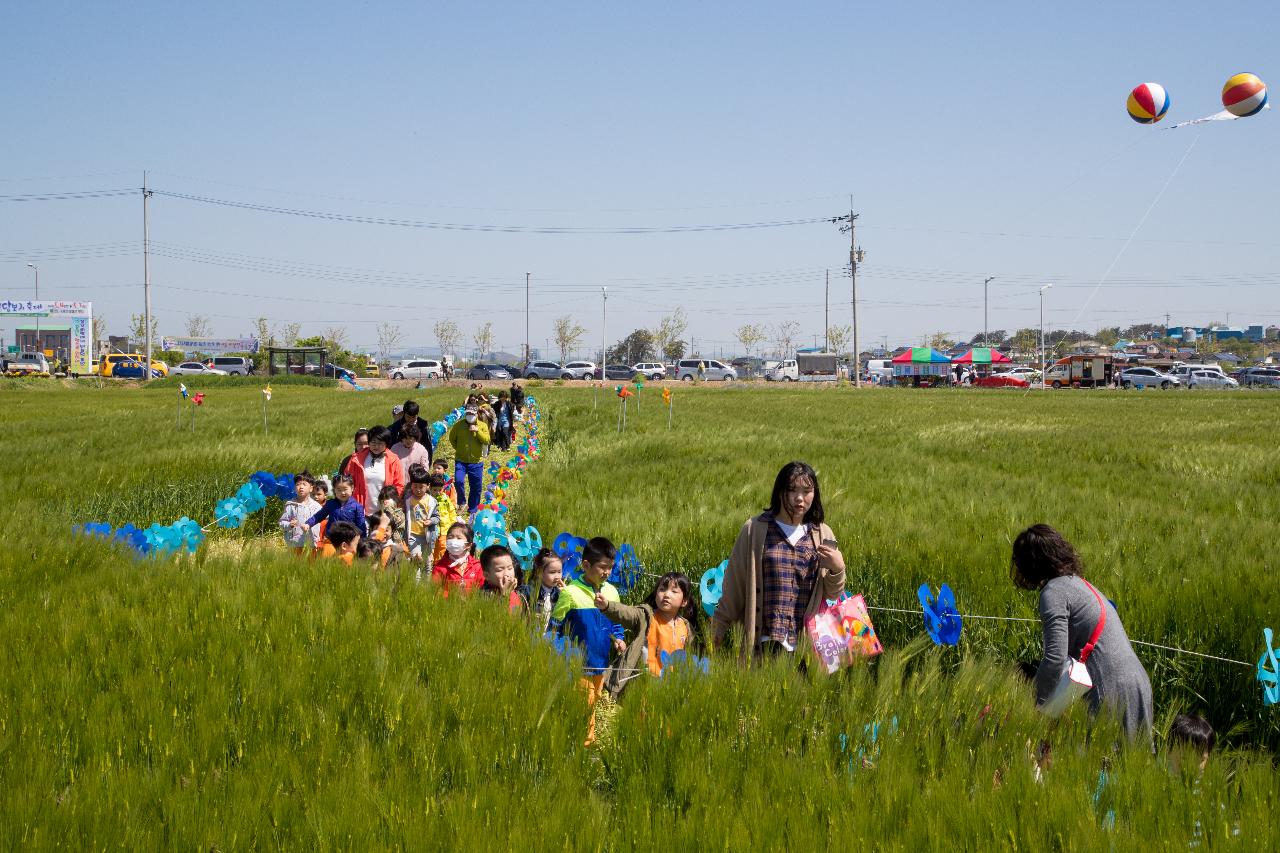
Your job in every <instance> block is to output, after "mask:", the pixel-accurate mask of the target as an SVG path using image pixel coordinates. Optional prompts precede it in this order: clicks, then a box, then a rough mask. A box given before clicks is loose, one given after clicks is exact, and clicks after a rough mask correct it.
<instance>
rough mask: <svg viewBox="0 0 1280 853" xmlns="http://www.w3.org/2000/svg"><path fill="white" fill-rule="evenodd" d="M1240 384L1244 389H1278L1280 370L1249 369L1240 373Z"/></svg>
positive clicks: (1268, 368)
mask: <svg viewBox="0 0 1280 853" xmlns="http://www.w3.org/2000/svg"><path fill="white" fill-rule="evenodd" d="M1240 384H1241V385H1243V386H1244V387H1246V388H1280V370H1277V369H1276V368H1274V367H1250V368H1249V369H1247V370H1242V371H1240Z"/></svg>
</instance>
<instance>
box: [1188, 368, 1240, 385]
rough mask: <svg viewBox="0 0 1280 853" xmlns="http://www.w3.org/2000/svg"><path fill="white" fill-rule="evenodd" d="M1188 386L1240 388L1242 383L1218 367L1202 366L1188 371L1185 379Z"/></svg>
mask: <svg viewBox="0 0 1280 853" xmlns="http://www.w3.org/2000/svg"><path fill="white" fill-rule="evenodd" d="M1183 381H1184V382H1185V383H1186V386H1187V387H1188V388H1239V387H1240V383H1239V382H1237V381H1235V380H1234V379H1232V378H1231V377H1230V376H1227V375H1226V374H1225V373H1223V372H1222V371H1221V370H1218V369H1217V368H1201V369H1199V370H1192V371H1190V372H1188V374H1187V376H1186V378H1185V379H1184V380H1183Z"/></svg>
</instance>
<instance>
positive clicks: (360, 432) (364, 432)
mask: <svg viewBox="0 0 1280 853" xmlns="http://www.w3.org/2000/svg"><path fill="white" fill-rule="evenodd" d="M368 434H369V431H368V430H367V429H365V428H364V427H360V429H358V430H356V434H355V435H354V436H352V437H351V440H352V441H353V442H354V441H359V440H360V436H362V435H368Z"/></svg>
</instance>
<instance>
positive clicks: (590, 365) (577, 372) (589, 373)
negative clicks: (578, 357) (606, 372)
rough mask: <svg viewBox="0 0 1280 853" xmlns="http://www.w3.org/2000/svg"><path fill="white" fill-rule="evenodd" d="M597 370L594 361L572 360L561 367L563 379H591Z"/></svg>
mask: <svg viewBox="0 0 1280 853" xmlns="http://www.w3.org/2000/svg"><path fill="white" fill-rule="evenodd" d="M596 372H597V368H596V363H595V362H594V361H571V362H569V363H568V364H566V365H565V366H564V367H562V368H560V378H561V379H590V378H591V377H593V376H595V375H596Z"/></svg>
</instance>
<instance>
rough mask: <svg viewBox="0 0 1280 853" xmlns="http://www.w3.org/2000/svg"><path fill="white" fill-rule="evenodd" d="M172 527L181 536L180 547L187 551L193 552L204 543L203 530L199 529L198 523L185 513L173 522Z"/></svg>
mask: <svg viewBox="0 0 1280 853" xmlns="http://www.w3.org/2000/svg"><path fill="white" fill-rule="evenodd" d="M173 528H174V530H176V531H178V534H179V535H180V536H181V541H180V547H181V548H185V549H186V550H187V552H188V553H190V554H194V553H195V552H196V551H198V550H200V546H201V545H202V544H204V531H203V530H201V529H200V525H199V523H197V522H195V521H192V520H191V519H189V518H187V517H186V516H185V515H184V516H183V517H182V518H180V519H178V520H177V521H175V522H174V523H173Z"/></svg>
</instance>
